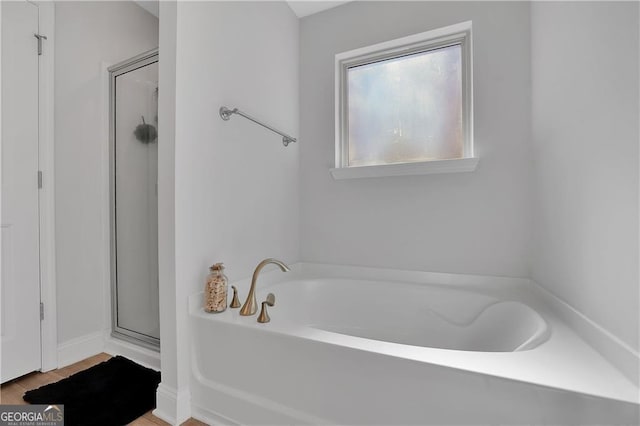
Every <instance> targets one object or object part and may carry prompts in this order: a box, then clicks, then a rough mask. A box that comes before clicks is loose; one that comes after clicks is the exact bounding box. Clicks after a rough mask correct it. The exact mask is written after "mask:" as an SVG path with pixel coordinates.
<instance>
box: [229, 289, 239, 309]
mask: <svg viewBox="0 0 640 426" xmlns="http://www.w3.org/2000/svg"><path fill="white" fill-rule="evenodd" d="M231 288H232V289H233V299H231V305H229V306H230V307H231V308H239V307H240V299H239V298H238V289H237V288H236V286H235V285H232V286H231Z"/></svg>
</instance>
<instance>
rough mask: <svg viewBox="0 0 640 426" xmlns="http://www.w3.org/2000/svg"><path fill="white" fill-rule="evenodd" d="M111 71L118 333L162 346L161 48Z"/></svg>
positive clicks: (114, 286) (115, 320) (114, 282)
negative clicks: (159, 278)
mask: <svg viewBox="0 0 640 426" xmlns="http://www.w3.org/2000/svg"><path fill="white" fill-rule="evenodd" d="M110 73H111V120H112V122H111V204H112V205H111V213H112V219H111V220H112V221H111V226H112V230H111V238H112V242H111V246H112V249H111V251H112V256H111V257H112V267H111V271H112V277H111V281H112V305H113V309H112V317H113V321H112V322H113V333H114V334H115V335H118V337H125V338H129V339H131V338H133V339H135V340H136V341H138V342H143V343H145V344H147V345H151V346H154V347H158V346H159V342H160V340H159V339H160V320H159V292H158V190H157V188H158V186H157V182H158V138H157V137H158V132H157V129H158V54H157V51H155V52H149V53H146V54H143V55H141V56H139V57H136V58H133V59H132V60H129V61H126V62H125V63H122V64H119V65H116V66H114V67H112V68H111V69H110Z"/></svg>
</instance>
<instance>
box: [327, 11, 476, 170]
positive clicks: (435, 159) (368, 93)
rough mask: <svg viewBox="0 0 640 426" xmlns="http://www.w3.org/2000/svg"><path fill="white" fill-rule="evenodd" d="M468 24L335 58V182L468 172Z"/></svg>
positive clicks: (470, 149) (470, 163) (470, 164)
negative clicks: (345, 179)
mask: <svg viewBox="0 0 640 426" xmlns="http://www.w3.org/2000/svg"><path fill="white" fill-rule="evenodd" d="M471 69H472V68H471V22H465V23H462V24H457V25H452V26H449V27H446V28H441V29H438V30H434V31H429V32H426V33H421V34H416V35H412V36H409V37H404V38H401V39H397V40H393V41H389V42H385V43H380V44H377V45H374V46H369V47H365V48H362V49H357V50H352V51H349V52H344V53H340V54H338V55H336V168H335V169H332V170H331V173H332V175H333V177H334V178H336V179H343V178H351V177H377V176H396V175H407V174H425V173H443V172H454V171H471V170H474V169H475V167H476V165H477V162H478V161H477V158H474V156H473V140H472V136H473V134H472V133H473V129H472V109H471V105H472V93H471V82H472V81H471Z"/></svg>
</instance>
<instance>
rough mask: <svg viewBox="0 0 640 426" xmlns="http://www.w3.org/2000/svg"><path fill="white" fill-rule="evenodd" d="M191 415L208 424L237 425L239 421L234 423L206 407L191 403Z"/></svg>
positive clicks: (220, 425)
mask: <svg viewBox="0 0 640 426" xmlns="http://www.w3.org/2000/svg"><path fill="white" fill-rule="evenodd" d="M191 417H193V418H194V419H196V420H200V421H201V422H203V423H205V424H208V425H216V426H218V425H219V426H239V425H240V423H236V422H234V421H232V420H229V419H228V418H226V417H224V416H221V415H220V414H218V413H216V412H214V411H211V410H209V409H207V408H203V407H199V406H197V405H191Z"/></svg>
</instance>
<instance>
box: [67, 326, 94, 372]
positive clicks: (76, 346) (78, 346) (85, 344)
mask: <svg viewBox="0 0 640 426" xmlns="http://www.w3.org/2000/svg"><path fill="white" fill-rule="evenodd" d="M103 351H104V334H103V333H102V332H101V331H98V332H95V333H90V334H87V335H84V336H80V337H76V338H75V339H71V340H67V341H66V342H64V343H60V344H58V368H62V367H66V366H67V365H71V364H73V363H76V362H78V361H82V360H83V359H87V358H89V357H92V356H94V355H97V354H99V353H101V352H103Z"/></svg>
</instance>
